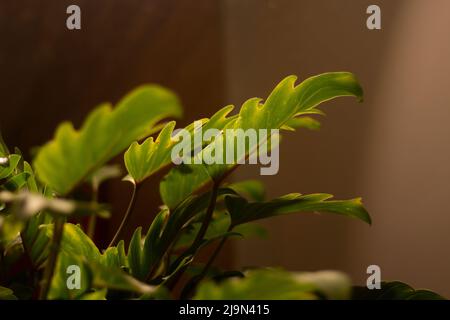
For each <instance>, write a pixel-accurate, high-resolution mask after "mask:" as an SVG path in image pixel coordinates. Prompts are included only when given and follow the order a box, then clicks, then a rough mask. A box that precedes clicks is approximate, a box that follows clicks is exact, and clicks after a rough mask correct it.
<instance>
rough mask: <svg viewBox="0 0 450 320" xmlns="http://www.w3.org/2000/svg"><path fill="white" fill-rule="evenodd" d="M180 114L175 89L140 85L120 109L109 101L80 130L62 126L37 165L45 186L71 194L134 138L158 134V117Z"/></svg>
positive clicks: (39, 154)
mask: <svg viewBox="0 0 450 320" xmlns="http://www.w3.org/2000/svg"><path fill="white" fill-rule="evenodd" d="M180 114H181V108H180V106H179V103H178V99H177V98H176V96H175V95H174V94H173V93H171V92H170V91H168V90H166V89H163V88H162V87H159V86H155V85H147V86H143V87H140V88H138V89H136V90H134V91H133V92H131V93H130V94H129V95H127V96H126V97H125V98H124V99H122V100H121V101H120V102H119V103H118V104H117V106H116V107H115V108H114V109H112V108H111V106H110V105H108V104H105V105H102V106H100V107H98V108H96V109H95V110H94V111H92V112H91V113H90V114H89V116H88V117H87V119H86V120H85V122H84V124H83V125H82V127H81V129H80V130H79V131H76V130H75V129H74V128H73V125H72V124H71V123H69V122H65V123H63V124H61V125H60V126H59V127H58V129H57V130H56V134H55V137H54V139H53V140H52V141H50V142H48V143H47V144H46V145H44V146H43V147H42V148H40V150H39V152H38V154H37V156H36V159H35V161H34V167H35V168H36V171H37V174H38V176H39V178H40V179H41V180H42V181H43V182H44V183H45V184H47V185H48V186H50V187H51V188H52V189H53V190H54V191H56V192H57V193H59V194H62V195H65V194H67V193H69V192H70V191H71V190H72V189H73V188H74V187H75V186H76V185H77V184H79V183H80V182H82V181H83V180H84V179H85V178H87V177H88V176H89V175H90V174H92V173H93V172H94V171H95V170H96V169H98V168H99V167H101V166H102V165H103V164H105V163H106V162H107V161H109V160H110V159H111V158H113V157H114V156H116V155H117V154H119V153H120V152H121V151H123V150H124V149H125V148H127V147H128V146H129V145H130V144H131V143H132V142H133V141H135V140H139V139H142V138H144V137H146V136H148V135H150V134H151V133H153V131H154V128H152V127H153V126H154V125H155V124H156V123H157V122H158V121H160V120H162V119H163V118H165V117H170V116H179V115H180Z"/></svg>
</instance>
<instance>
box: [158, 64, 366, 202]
mask: <svg viewBox="0 0 450 320" xmlns="http://www.w3.org/2000/svg"><path fill="white" fill-rule="evenodd" d="M296 79H297V78H296V77H295V76H289V77H287V78H285V79H284V80H282V81H281V82H280V83H279V84H278V85H277V86H276V88H275V89H274V90H273V91H272V93H271V94H270V95H269V97H268V98H267V100H266V101H265V102H264V103H261V99H258V98H253V99H249V100H247V101H246V102H245V103H244V104H243V105H242V107H241V109H240V111H239V114H238V115H237V116H232V117H229V118H228V121H223V122H221V123H219V125H217V126H210V127H211V128H216V129H218V130H222V134H221V135H219V136H218V137H216V138H215V139H214V143H209V144H208V145H207V146H206V147H205V148H204V149H203V150H202V151H201V152H200V153H198V154H197V155H196V156H195V157H196V158H200V159H201V158H202V157H204V156H206V157H207V155H208V154H211V153H212V152H213V150H215V146H216V145H219V146H220V145H221V144H222V146H227V145H228V144H229V143H231V142H233V141H232V140H233V139H231V140H230V139H229V138H227V137H226V134H223V130H224V129H225V128H226V129H243V130H245V129H250V128H251V129H254V130H258V129H283V128H289V129H293V128H294V127H295V126H310V127H311V126H313V127H314V126H317V125H316V124H315V123H313V122H311V120H297V118H298V119H301V116H304V115H309V114H321V113H322V112H321V111H320V110H318V109H317V108H316V107H317V106H318V105H319V104H321V103H323V102H326V101H328V100H331V99H333V98H336V97H342V96H353V97H356V98H358V100H360V101H361V100H362V95H363V92H362V88H361V87H360V85H359V84H358V81H357V80H356V78H355V77H354V76H353V75H352V74H351V73H348V72H333V73H324V74H321V75H318V76H315V77H311V78H308V79H306V80H305V81H303V82H302V83H300V84H299V85H297V86H295V81H296ZM299 117H300V118H299ZM222 124H225V125H224V126H222ZM269 142H270V140H269ZM234 146H236V142H235V141H234ZM255 148H256V145H250V144H249V143H248V142H247V143H246V151H247V154H248V152H249V151H250V150H255ZM269 149H270V146H269ZM224 150H226V147H225V148H224ZM235 155H236V152H235ZM223 159H226V154H225V152H223ZM236 160H238V159H235V161H236ZM223 162H225V161H223ZM191 166H197V167H200V165H191ZM235 166H236V164H226V163H224V164H211V165H204V167H205V169H206V171H207V172H208V174H209V176H208V175H204V174H203V175H202V176H201V178H199V176H198V175H197V172H198V171H199V170H195V169H191V170H190V171H191V173H188V172H187V171H185V172H184V175H183V176H181V175H180V174H179V172H177V171H175V170H177V169H176V168H174V169H172V170H171V172H169V174H168V175H167V176H166V178H165V179H164V180H163V181H162V182H161V185H160V191H161V196H162V198H163V200H164V201H167V200H169V202H165V203H166V204H167V205H169V207H173V205H174V204H176V203H179V202H180V201H182V200H183V199H185V198H186V197H187V196H188V195H189V194H191V193H192V191H193V190H198V189H199V188H201V187H202V186H204V185H205V184H207V183H208V182H211V179H214V180H216V181H221V180H222V179H223V177H224V176H225V175H226V174H227V173H228V172H229V171H230V170H231V169H233V167H235ZM177 178H180V179H183V180H180V179H177ZM180 181H183V183H182V184H180ZM186 186H188V187H186ZM169 191H170V192H173V193H174V194H176V195H177V197H176V198H175V197H168V196H167V195H168V194H170V193H169Z"/></svg>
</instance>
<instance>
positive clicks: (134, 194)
mask: <svg viewBox="0 0 450 320" xmlns="http://www.w3.org/2000/svg"><path fill="white" fill-rule="evenodd" d="M138 191H139V185H135V184H133V192H132V194H131V199H130V202H129V203H128V208H127V211H126V212H125V215H124V217H123V219H122V222H121V223H120V226H119V228H118V229H117V231H116V234H115V235H114V237H113V239H112V240H111V242H110V243H109V245H108V248H109V247H112V246H113V245H114V244H115V243H116V241H117V239H118V238H119V236H120V234H121V232H122V229H123V227H124V226H125V225H126V224H127V222H128V220H129V219H130V217H131V213H132V212H133V209H134V206H135V204H136V199H137V193H138Z"/></svg>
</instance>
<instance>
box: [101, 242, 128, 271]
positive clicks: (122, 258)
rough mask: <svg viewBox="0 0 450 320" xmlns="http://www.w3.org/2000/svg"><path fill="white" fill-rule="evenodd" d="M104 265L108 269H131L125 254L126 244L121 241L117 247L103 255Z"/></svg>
mask: <svg viewBox="0 0 450 320" xmlns="http://www.w3.org/2000/svg"><path fill="white" fill-rule="evenodd" d="M102 258H103V259H102V264H103V265H105V266H107V267H115V268H121V269H122V268H129V265H128V258H127V256H126V254H125V242H124V241H123V240H120V241H119V243H118V244H117V247H109V248H108V249H106V250H105V252H104V253H103V255H102Z"/></svg>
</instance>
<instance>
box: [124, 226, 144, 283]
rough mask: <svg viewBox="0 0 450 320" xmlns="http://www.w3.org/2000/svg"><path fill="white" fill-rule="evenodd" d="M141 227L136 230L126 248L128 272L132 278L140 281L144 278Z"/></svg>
mask: <svg viewBox="0 0 450 320" xmlns="http://www.w3.org/2000/svg"><path fill="white" fill-rule="evenodd" d="M141 232H142V227H139V228H137V229H136V230H135V231H134V233H133V237H132V238H131V241H130V245H129V247H128V255H127V257H128V263H129V265H130V271H131V274H132V275H133V277H135V278H138V279H142V278H143V277H145V274H144V271H146V270H142V257H141V253H142V236H141Z"/></svg>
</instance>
